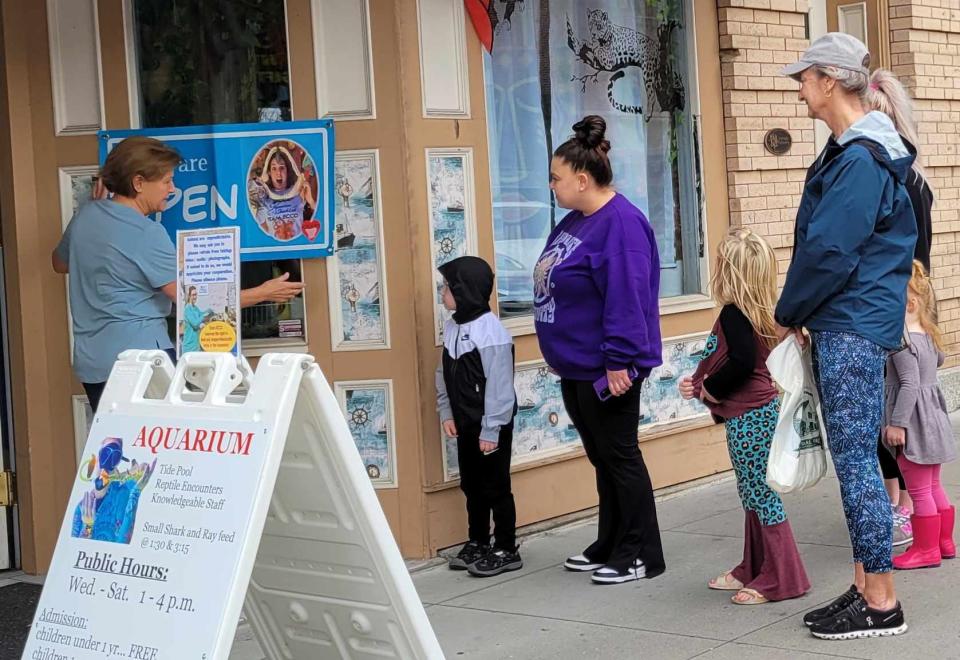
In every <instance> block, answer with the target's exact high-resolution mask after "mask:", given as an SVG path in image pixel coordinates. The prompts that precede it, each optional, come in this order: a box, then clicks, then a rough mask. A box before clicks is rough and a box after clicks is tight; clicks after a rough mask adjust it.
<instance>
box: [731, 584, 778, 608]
mask: <svg viewBox="0 0 960 660" xmlns="http://www.w3.org/2000/svg"><path fill="white" fill-rule="evenodd" d="M740 594H744V595H746V596H747V598H745V599H738V598H737V596H739V595H740ZM730 601H731V602H732V603H733V604H734V605H762V604H764V603H769V602H770V601H769V600H767V597H766V596H764V595H763V594H762V593H760V592H759V591H757V590H756V589H747V588H743V589H741V590H740V591H738V592H737V593H735V594H734V595H733V596H732V597H731V598H730Z"/></svg>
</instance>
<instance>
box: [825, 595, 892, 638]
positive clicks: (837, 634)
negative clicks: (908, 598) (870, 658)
mask: <svg viewBox="0 0 960 660" xmlns="http://www.w3.org/2000/svg"><path fill="white" fill-rule="evenodd" d="M810 632H811V633H813V636H814V637H818V638H819V639H861V638H864V637H891V636H893V635H902V634H903V633H905V632H907V624H906V622H905V621H904V620H903V608H901V607H900V603H897V604H896V605H895V606H894V607H893V609H891V610H887V611H886V612H884V611H881V610H875V609H873V608H872V607H870V606H869V605H867V601H865V600H864V599H863V598H860V599H858V600H856V601H854V602H852V603H850V605H848V606H847V607H846V608H845V609H844V610H843V611H841V612H839V613H838V614H836V615H835V616H833V617H830V618H828V619H821V620H820V621H817V622H816V623H814V624H813V625H812V626H810Z"/></svg>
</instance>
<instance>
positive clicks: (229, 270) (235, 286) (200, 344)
mask: <svg viewBox="0 0 960 660" xmlns="http://www.w3.org/2000/svg"><path fill="white" fill-rule="evenodd" d="M239 303H240V229H239V227H227V228H222V229H196V230H191V231H179V232H177V355H183V354H184V353H195V352H204V353H233V354H234V355H239V354H240V327H239V314H238V311H239Z"/></svg>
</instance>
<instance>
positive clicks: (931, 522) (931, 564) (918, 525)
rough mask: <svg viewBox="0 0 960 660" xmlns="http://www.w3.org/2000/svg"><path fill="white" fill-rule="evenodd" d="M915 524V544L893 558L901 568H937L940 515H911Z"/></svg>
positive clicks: (896, 565)
mask: <svg viewBox="0 0 960 660" xmlns="http://www.w3.org/2000/svg"><path fill="white" fill-rule="evenodd" d="M910 522H911V523H912V524H913V545H911V546H910V549H909V550H907V551H906V552H904V553H903V554H902V555H897V556H896V557H894V558H893V567H894V568H896V569H899V570H910V569H913V568H936V567H937V566H939V565H940V516H939V514H938V515H935V516H918V515H913V516H910Z"/></svg>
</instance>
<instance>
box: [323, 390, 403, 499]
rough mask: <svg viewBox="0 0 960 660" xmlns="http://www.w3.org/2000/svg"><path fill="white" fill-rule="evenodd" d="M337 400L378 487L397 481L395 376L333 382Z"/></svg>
mask: <svg viewBox="0 0 960 660" xmlns="http://www.w3.org/2000/svg"><path fill="white" fill-rule="evenodd" d="M334 389H335V391H336V394H337V400H338V401H339V402H340V407H341V408H342V409H343V414H344V416H345V417H346V419H347V426H348V427H349V428H350V433H351V435H353V441H354V443H356V445H357V451H358V452H359V453H360V459H361V460H362V461H363V466H364V468H365V469H366V471H367V475H369V477H370V481H371V482H373V485H374V487H375V488H395V487H396V485H397V470H396V465H397V443H396V439H395V431H394V421H393V420H394V416H393V381H392V380H357V381H349V382H338V383H334Z"/></svg>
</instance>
